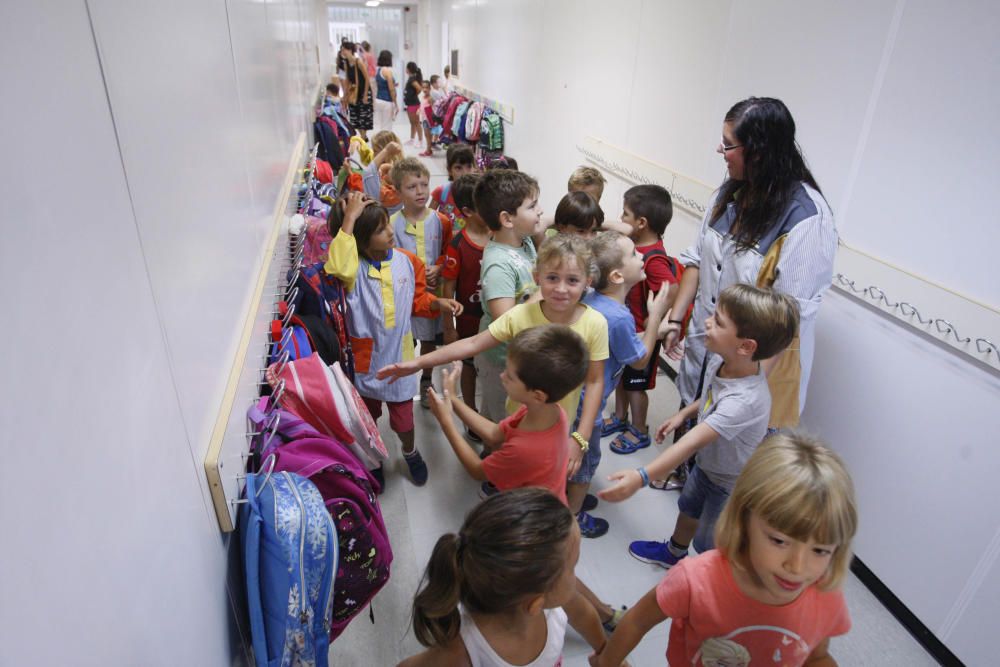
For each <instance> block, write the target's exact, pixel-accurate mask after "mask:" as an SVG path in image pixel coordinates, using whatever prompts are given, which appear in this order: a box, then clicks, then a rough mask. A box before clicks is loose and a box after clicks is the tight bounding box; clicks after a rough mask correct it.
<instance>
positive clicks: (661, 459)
mask: <svg viewBox="0 0 1000 667" xmlns="http://www.w3.org/2000/svg"><path fill="white" fill-rule="evenodd" d="M678 414H680V413H678ZM674 416H675V417H676V416H677V415H674ZM660 428H661V429H662V428H663V427H660ZM718 437H719V434H718V433H717V432H716V431H715V429H713V428H712V427H711V426H709V425H708V424H705V423H701V424H698V425H697V426H695V427H694V428H693V429H691V430H690V431H688V432H687V433H685V434H684V437H682V438H681V439H680V440H678V441H677V442H676V443H674V444H673V445H671V446H670V447H668V448H667V449H666V450H664V451H663V453H662V454H660V455H659V456H657V457H656V458H655V459H653V462H652V463H650V464H649V465H647V466H644V467H645V469H646V474H647V475H648V477H647V480H648V479H666V478H667V476H668V475H669V474H670V473H671V472H673V470H674V469H675V468H676V467H677V466H679V465H680V464H681V463H683V462H684V461H687V460H688V459H689V458H691V456H692V455H693V454H694V453H695V452H697V451H698V450H699V449H701V448H702V447H704V446H706V445H708V444H711V443H712V442H714V441H715V439H716V438H718ZM608 479H609V480H611V481H613V482H615V483H614V484H613V485H611V486H610V487H608V488H606V489H604V490H603V491H598V492H597V497H598V498H601V499H602V500H609V501H611V502H618V501H621V500H625V499H626V498H631V497H632V496H633V495H634V494H635V492H636V491H638V490H639V489H641V488H642V487H643V478H642V475H641V474H640V473H639V471H638V469H627V470H619V471H618V472H616V473H613V474H611V475H609V476H608Z"/></svg>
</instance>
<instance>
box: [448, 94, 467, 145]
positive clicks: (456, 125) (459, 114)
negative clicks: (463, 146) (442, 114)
mask: <svg viewBox="0 0 1000 667" xmlns="http://www.w3.org/2000/svg"><path fill="white" fill-rule="evenodd" d="M470 104H471V102H469V100H462V103H461V104H459V105H458V108H457V109H455V117H454V118H453V119H452V123H451V133H452V135H454V136H456V137H458V138H459V139H464V138H465V137H464V136H463V135H464V134H465V114H467V113H468V112H469V105H470Z"/></svg>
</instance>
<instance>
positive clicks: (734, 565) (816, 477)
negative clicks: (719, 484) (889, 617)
mask: <svg viewBox="0 0 1000 667" xmlns="http://www.w3.org/2000/svg"><path fill="white" fill-rule="evenodd" d="M857 525H858V517H857V509H856V505H855V500H854V487H853V484H852V483H851V478H850V475H849V474H848V473H847V470H846V468H845V467H844V464H843V462H841V460H840V459H839V458H838V457H837V455H836V454H834V453H833V452H831V451H830V450H829V449H827V448H826V447H824V446H823V445H822V444H821V443H820V442H819V441H818V440H816V439H814V438H812V437H810V436H807V435H803V434H799V433H788V434H784V433H781V434H777V435H774V436H771V437H770V438H768V439H767V440H765V441H764V443H763V444H761V446H760V447H758V448H757V451H756V452H754V454H753V456H752V457H751V458H750V461H749V462H748V463H747V465H746V467H745V468H744V469H743V472H742V473H740V476H739V478H738V479H737V481H736V486H735V488H734V489H733V493H732V495H731V496H730V499H729V502H728V503H727V504H726V508H725V509H724V510H723V512H722V516H721V517H720V518H719V522H718V524H717V525H716V528H715V546H716V549H714V550H712V551H708V552H705V553H703V554H700V555H699V556H696V557H695V558H688V559H685V561H682V562H681V563H679V564H678V565H677V566H676V567H674V568H673V569H671V570H670V572H668V573H667V575H666V576H665V577H664V578H663V581H661V582H660V584H659V585H657V586H656V588H654V589H653V590H651V591H649V593H647V594H646V595H645V596H643V597H642V599H640V600H639V602H638V603H636V605H635V606H634V607H632V609H630V610H629V611H628V613H627V614H625V617H624V618H623V619H622V620H621V621H620V622H619V623H618V627H617V629H616V630H615V633H614V635H612V637H611V639H610V640H609V641H608V645H607V646H606V647H605V649H604V650H603V651H601V652H600V654H599V655H594V656H591V664H592V665H598V666H600V665H617V664H618V662H620V661H621V660H622V659H623V658H624V657H625V656H626V655H628V653H629V652H630V651H631V650H632V649H633V648H634V647H635V646H636V644H638V643H639V641H640V640H641V639H642V637H643V636H644V635H645V634H646V633H647V632H649V631H650V630H651V629H652V628H653V627H654V626H656V625H657V624H659V623H661V622H663V621H665V620H666V619H667V618H670V619H672V620H673V622H672V623H671V626H670V639H669V641H668V644H667V662H668V664H671V665H692V664H696V665H701V664H709V663H708V662H706V658H707V659H709V660H715V661H716V662H718V659H717V658H715V657H713V655H714V654H715V653H718V651H717V649H718V648H719V642H718V641H715V640H720V639H721V640H726V642H727V643H735V644H738V645H740V646H742V647H743V648H744V649H746V653H747V654H748V655H749V656H750V658H751V660H750V664H757V663H758V662H759V663H761V664H764V663H767V664H771V662H772V661H774V662H780V664H782V665H823V666H824V667H828V666H835V665H836V664H837V663H836V662H835V661H834V659H833V658H832V657H831V656H830V654H829V652H828V647H829V643H830V637H833V636H836V635H842V634H845V633H846V632H847V631H848V630H849V629H850V627H851V621H850V616H849V615H848V612H847V606H846V604H845V603H844V596H843V593H842V592H841V591H840V584H841V582H842V581H843V579H844V576H845V575H846V573H847V568H848V565H849V563H850V560H851V540H852V539H853V538H854V534H855V531H856V530H857ZM693 618H697V619H698V621H697V622H696V623H692V622H691V619H693ZM730 648H731V647H730ZM706 653H707V654H709V655H706ZM740 656H741V659H742V653H740ZM737 664H739V663H737Z"/></svg>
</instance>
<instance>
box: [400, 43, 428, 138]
mask: <svg viewBox="0 0 1000 667" xmlns="http://www.w3.org/2000/svg"><path fill="white" fill-rule="evenodd" d="M406 77H407V78H406V86H405V87H404V88H403V105H404V106H405V107H406V117H407V118H409V119H410V140H409V141H408V142H407V143H408V144H410V145H413V146H419V145H420V144H421V143H423V137H424V128H423V127H422V126H421V125H420V117H419V116H418V115H417V112H418V111H420V93H421V92H423V90H424V86H423V82H424V75H423V73H422V72H421V71H420V68H419V67H417V63H415V62H413V61H412V60H411V61H410V62H408V63H406Z"/></svg>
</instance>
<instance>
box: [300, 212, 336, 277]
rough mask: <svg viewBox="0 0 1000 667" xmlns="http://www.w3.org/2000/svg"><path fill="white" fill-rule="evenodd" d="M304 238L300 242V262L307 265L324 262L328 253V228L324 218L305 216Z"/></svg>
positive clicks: (330, 239)
mask: <svg viewBox="0 0 1000 667" xmlns="http://www.w3.org/2000/svg"><path fill="white" fill-rule="evenodd" d="M305 235H306V236H305V240H304V241H303V242H302V244H303V249H302V264H303V265H305V266H309V265H311V264H316V263H317V262H326V258H327V255H329V253H330V242H331V241H333V238H332V237H331V236H330V228H329V226H327V224H326V219H325V218H318V217H316V216H312V215H307V216H306V228H305Z"/></svg>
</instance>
